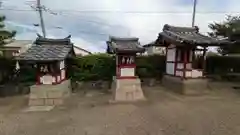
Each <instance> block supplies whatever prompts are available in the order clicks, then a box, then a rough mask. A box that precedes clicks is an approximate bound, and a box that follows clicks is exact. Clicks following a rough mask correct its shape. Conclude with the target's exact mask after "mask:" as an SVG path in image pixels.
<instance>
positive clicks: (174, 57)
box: [157, 24, 232, 94]
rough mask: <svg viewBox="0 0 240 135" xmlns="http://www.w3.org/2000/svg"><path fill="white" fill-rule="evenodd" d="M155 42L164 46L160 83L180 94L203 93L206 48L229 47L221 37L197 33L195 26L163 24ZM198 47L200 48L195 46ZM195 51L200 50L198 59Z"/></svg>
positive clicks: (205, 84)
mask: <svg viewBox="0 0 240 135" xmlns="http://www.w3.org/2000/svg"><path fill="white" fill-rule="evenodd" d="M157 41H158V42H160V43H163V44H164V45H165V46H166V51H167V52H166V54H167V55H166V73H165V75H164V77H163V84H164V85H165V86H166V87H167V88H169V89H172V90H174V91H176V92H179V93H181V94H203V93H204V92H206V90H207V79H206V74H205V64H206V60H205V58H206V51H207V47H210V46H225V47H227V46H229V45H231V44H232V43H231V42H229V41H228V40H220V39H217V38H212V37H208V36H205V35H203V34H201V33H199V29H198V27H176V26H170V25H168V24H166V25H164V28H163V32H161V33H160V34H159V37H158V39H157ZM198 46H200V47H201V48H198ZM196 52H202V53H199V54H201V55H200V56H199V58H198V59H197V55H196Z"/></svg>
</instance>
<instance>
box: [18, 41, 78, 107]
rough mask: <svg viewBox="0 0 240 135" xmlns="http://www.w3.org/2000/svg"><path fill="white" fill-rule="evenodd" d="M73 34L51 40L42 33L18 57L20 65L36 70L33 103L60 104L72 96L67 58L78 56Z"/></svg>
mask: <svg viewBox="0 0 240 135" xmlns="http://www.w3.org/2000/svg"><path fill="white" fill-rule="evenodd" d="M70 37H71V36H68V37H66V38H63V39H49V38H44V37H41V36H39V37H38V38H37V39H36V41H35V42H34V44H33V45H32V46H31V47H30V48H29V49H28V50H27V51H26V52H24V53H21V54H20V55H19V56H17V57H16V58H15V59H16V60H17V61H18V62H19V63H20V64H19V65H24V64H25V65H28V66H31V67H33V68H34V69H35V73H36V85H33V86H31V88H30V96H29V105H30V106H39V105H41V106H44V105H46V106H49V105H50V106H51V105H53V106H54V105H60V104H62V103H63V99H64V98H65V97H66V96H69V93H70V88H71V87H70V86H71V83H70V81H69V80H68V76H67V74H68V71H69V70H68V69H69V68H70V66H68V58H71V57H75V53H74V49H73V43H72V42H71V40H70ZM21 67H22V66H20V72H21Z"/></svg>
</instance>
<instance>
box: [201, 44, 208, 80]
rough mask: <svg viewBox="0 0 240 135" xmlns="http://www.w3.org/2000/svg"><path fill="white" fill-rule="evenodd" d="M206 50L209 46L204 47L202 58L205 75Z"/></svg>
mask: <svg viewBox="0 0 240 135" xmlns="http://www.w3.org/2000/svg"><path fill="white" fill-rule="evenodd" d="M206 51H207V47H204V48H203V56H202V57H203V58H202V68H203V76H205V69H206Z"/></svg>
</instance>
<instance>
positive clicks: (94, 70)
mask: <svg viewBox="0 0 240 135" xmlns="http://www.w3.org/2000/svg"><path fill="white" fill-rule="evenodd" d="M136 64H137V71H136V72H137V75H138V76H139V77H140V78H161V76H162V74H163V72H164V71H165V56H159V55H154V56H138V57H137V59H136ZM70 65H72V66H71V69H70V70H69V71H70V73H69V76H70V77H71V78H72V80H75V81H94V80H112V77H113V76H114V75H115V73H116V72H115V71H116V61H115V56H113V55H109V54H94V55H87V56H83V57H77V58H74V59H72V61H71V64H70Z"/></svg>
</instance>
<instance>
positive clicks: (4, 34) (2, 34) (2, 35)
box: [0, 16, 16, 46]
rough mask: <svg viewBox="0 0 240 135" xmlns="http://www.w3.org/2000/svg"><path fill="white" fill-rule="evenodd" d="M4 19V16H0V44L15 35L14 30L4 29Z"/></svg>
mask: <svg viewBox="0 0 240 135" xmlns="http://www.w3.org/2000/svg"><path fill="white" fill-rule="evenodd" d="M5 19H6V17H5V16H0V46H1V45H3V44H5V40H6V39H11V38H13V37H14V36H15V35H16V31H8V30H6V29H5V25H4V21H5Z"/></svg>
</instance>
